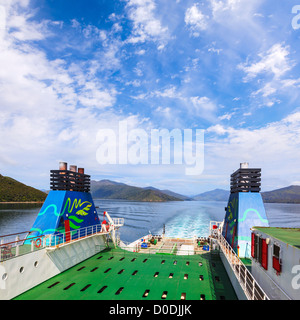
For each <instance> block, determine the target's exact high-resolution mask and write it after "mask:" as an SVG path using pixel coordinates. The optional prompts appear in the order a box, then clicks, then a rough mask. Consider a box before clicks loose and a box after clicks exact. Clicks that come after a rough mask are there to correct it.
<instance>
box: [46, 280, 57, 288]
mask: <svg viewBox="0 0 300 320" xmlns="http://www.w3.org/2000/svg"><path fill="white" fill-rule="evenodd" d="M57 284H59V281H57V282H54V283H53V284H51V286H49V287H48V289H50V288H53V287H54V286H56V285H57Z"/></svg>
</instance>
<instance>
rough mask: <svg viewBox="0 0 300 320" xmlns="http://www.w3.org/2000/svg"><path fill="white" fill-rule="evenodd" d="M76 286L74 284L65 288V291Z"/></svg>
mask: <svg viewBox="0 0 300 320" xmlns="http://www.w3.org/2000/svg"><path fill="white" fill-rule="evenodd" d="M74 284H75V283H74V282H73V283H71V284H69V285H68V286H67V287H65V288H64V290H68V289H70V288H71V287H73V286H74Z"/></svg>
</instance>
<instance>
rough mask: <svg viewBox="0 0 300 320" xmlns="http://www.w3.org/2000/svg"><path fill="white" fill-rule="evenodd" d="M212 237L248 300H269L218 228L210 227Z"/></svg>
mask: <svg viewBox="0 0 300 320" xmlns="http://www.w3.org/2000/svg"><path fill="white" fill-rule="evenodd" d="M214 225H216V224H214ZM212 231H213V232H212V233H213V234H212V235H211V236H212V238H214V239H216V240H217V241H218V244H219V246H220V249H221V251H222V252H223V254H224V256H225V258H226V259H227V261H228V264H229V265H230V267H231V269H232V271H233V272H234V274H235V277H236V278H237V280H238V282H239V284H240V286H241V288H242V289H243V291H244V293H245V295H246V297H247V299H249V300H269V297H268V296H267V294H266V293H265V292H264V291H263V289H262V288H261V286H260V285H259V284H258V282H257V281H256V280H255V278H254V277H253V276H252V274H251V272H250V271H249V270H248V269H247V267H246V266H245V265H244V264H243V262H242V261H241V260H240V259H239V257H238V256H237V254H236V253H235V251H234V250H233V249H232V247H231V245H230V244H229V243H228V242H227V241H226V239H225V238H224V237H223V235H222V234H221V231H220V229H212Z"/></svg>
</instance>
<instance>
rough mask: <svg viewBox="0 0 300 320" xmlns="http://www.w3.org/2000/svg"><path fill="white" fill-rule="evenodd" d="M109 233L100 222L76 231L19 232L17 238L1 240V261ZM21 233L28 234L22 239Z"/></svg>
mask: <svg viewBox="0 0 300 320" xmlns="http://www.w3.org/2000/svg"><path fill="white" fill-rule="evenodd" d="M107 233H108V232H107V231H104V230H102V226H101V225H98V224H97V225H94V226H89V227H85V228H80V229H78V230H75V231H70V232H63V233H58V234H49V235H42V236H30V232H22V233H18V234H17V236H16V238H15V240H11V239H9V238H8V237H7V238H6V239H9V240H8V241H6V242H4V240H3V239H2V240H1V244H0V261H6V260H9V259H12V258H14V257H18V256H21V255H24V254H28V253H30V252H33V251H37V250H41V249H44V248H51V247H58V246H61V245H65V244H68V243H70V242H74V241H78V240H81V239H83V238H85V237H88V236H92V235H95V234H107ZM21 234H26V236H25V237H22V239H20V237H19V235H21ZM9 236H11V235H9Z"/></svg>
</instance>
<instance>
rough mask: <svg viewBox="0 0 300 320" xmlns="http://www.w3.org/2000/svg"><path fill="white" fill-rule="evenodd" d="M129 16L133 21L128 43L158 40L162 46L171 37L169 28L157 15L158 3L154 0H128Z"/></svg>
mask: <svg viewBox="0 0 300 320" xmlns="http://www.w3.org/2000/svg"><path fill="white" fill-rule="evenodd" d="M126 7H127V9H128V17H129V18H130V19H131V20H132V21H133V32H132V35H131V36H130V37H129V38H128V39H127V42H128V43H133V44H135V43H139V42H141V43H144V42H146V41H158V42H159V46H160V47H161V46H162V45H163V44H164V43H165V42H166V40H167V39H168V38H169V34H168V28H167V27H163V26H162V23H161V21H160V20H159V19H158V18H156V17H155V9H156V5H155V3H154V1H153V0H128V2H127V6H126Z"/></svg>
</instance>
